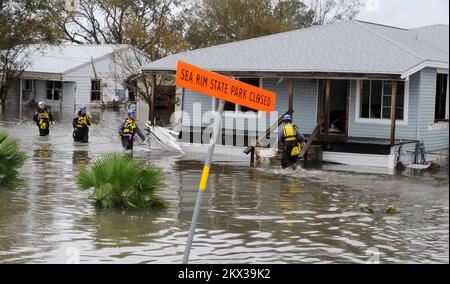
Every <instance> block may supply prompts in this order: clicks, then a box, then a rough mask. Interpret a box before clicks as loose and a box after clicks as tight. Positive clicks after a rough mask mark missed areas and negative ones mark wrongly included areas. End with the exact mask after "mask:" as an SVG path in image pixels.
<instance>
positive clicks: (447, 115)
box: [433, 69, 450, 123]
mask: <svg viewBox="0 0 450 284" xmlns="http://www.w3.org/2000/svg"><path fill="white" fill-rule="evenodd" d="M438 75H444V76H445V75H446V76H447V91H446V94H445V118H444V119H436V99H437V81H438V78H437V77H438ZM449 79H450V78H449V73H448V70H444V69H441V70H440V69H438V70H436V79H435V83H434V85H435V93H434V100H433V106H434V108H433V121H434V123H439V122H449V85H450V82H449Z"/></svg>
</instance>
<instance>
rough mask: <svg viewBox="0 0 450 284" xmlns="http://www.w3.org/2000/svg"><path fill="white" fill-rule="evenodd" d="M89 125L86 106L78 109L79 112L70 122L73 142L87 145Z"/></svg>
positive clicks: (89, 120) (89, 119)
mask: <svg viewBox="0 0 450 284" xmlns="http://www.w3.org/2000/svg"><path fill="white" fill-rule="evenodd" d="M91 125H92V123H91V118H90V117H89V115H88V114H87V106H82V107H80V111H79V112H78V114H77V116H76V117H75V118H74V119H73V121H72V126H73V141H75V142H81V143H89V127H90V126H91Z"/></svg>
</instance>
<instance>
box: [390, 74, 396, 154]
mask: <svg viewBox="0 0 450 284" xmlns="http://www.w3.org/2000/svg"><path fill="white" fill-rule="evenodd" d="M391 99H392V102H391V146H393V145H394V144H395V127H396V123H397V119H396V116H397V110H396V107H397V81H392V96H391Z"/></svg>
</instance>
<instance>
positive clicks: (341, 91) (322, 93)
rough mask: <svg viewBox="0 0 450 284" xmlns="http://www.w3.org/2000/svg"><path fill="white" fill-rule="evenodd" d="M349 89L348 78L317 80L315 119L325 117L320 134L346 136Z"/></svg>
mask: <svg viewBox="0 0 450 284" xmlns="http://www.w3.org/2000/svg"><path fill="white" fill-rule="evenodd" d="M349 90H350V81H348V80H319V98H318V99H319V101H318V112H317V113H318V118H317V119H320V118H324V119H325V127H323V128H322V131H321V134H322V135H327V136H328V135H335V136H344V137H348V115H349V113H348V110H349V106H348V97H349Z"/></svg>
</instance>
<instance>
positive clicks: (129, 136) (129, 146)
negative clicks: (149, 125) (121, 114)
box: [118, 109, 145, 151]
mask: <svg viewBox="0 0 450 284" xmlns="http://www.w3.org/2000/svg"><path fill="white" fill-rule="evenodd" d="M127 115H128V117H127V119H126V120H125V121H124V122H122V123H121V124H120V126H119V129H118V132H119V136H120V139H121V140H122V147H123V149H124V150H131V151H133V143H134V140H137V136H139V137H141V139H142V140H144V141H145V136H144V134H143V133H142V131H141V130H140V129H139V127H138V126H137V124H136V111H135V110H134V109H129V110H128V113H127Z"/></svg>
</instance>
